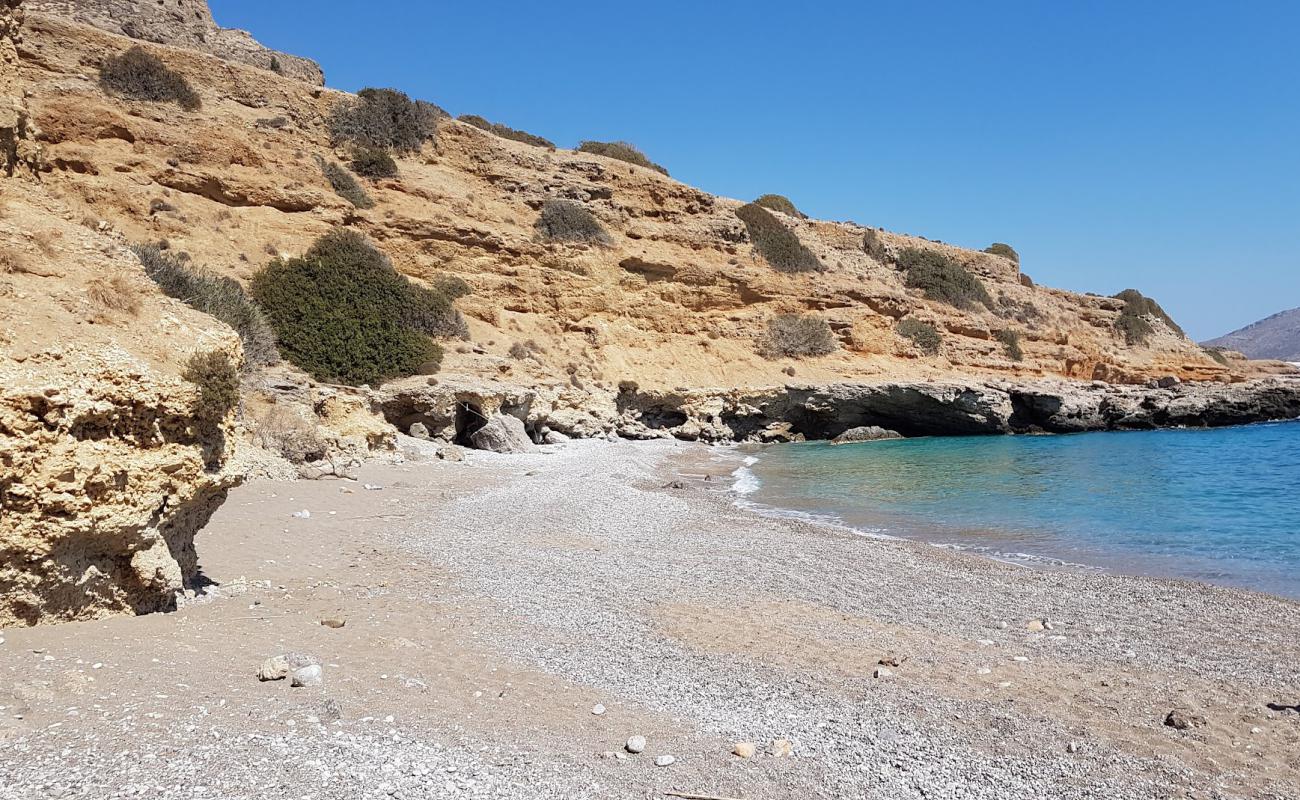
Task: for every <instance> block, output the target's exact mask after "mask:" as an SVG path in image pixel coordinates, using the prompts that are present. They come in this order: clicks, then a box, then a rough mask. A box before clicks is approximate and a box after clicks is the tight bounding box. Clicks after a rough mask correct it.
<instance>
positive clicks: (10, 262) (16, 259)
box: [0, 247, 27, 275]
mask: <svg viewBox="0 0 1300 800" xmlns="http://www.w3.org/2000/svg"><path fill="white" fill-rule="evenodd" d="M26 271H27V259H25V258H23V256H22V254H21V253H19V252H17V251H15V250H10V249H9V248H7V247H6V248H0V274H3V275H10V274H13V273H15V272H26Z"/></svg>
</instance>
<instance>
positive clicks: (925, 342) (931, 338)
mask: <svg viewBox="0 0 1300 800" xmlns="http://www.w3.org/2000/svg"><path fill="white" fill-rule="evenodd" d="M894 332H895V333H897V334H898V335H899V336H902V337H903V338H904V339H910V340H911V341H912V344H914V345H916V347H917V349H918V350H920V351H921V352H922V353H925V354H926V355H931V356H933V355H938V354H939V345H941V344H943V337H942V336H940V335H939V332H938V331H937V330H935V329H934V326H933V325H931V324H930V323H928V322H922V321H920V320H919V319H910V318H909V319H904V320H900V321H899V323H898V324H897V325H895V326H894Z"/></svg>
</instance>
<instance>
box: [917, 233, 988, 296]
mask: <svg viewBox="0 0 1300 800" xmlns="http://www.w3.org/2000/svg"><path fill="white" fill-rule="evenodd" d="M898 266H899V267H900V268H901V269H903V270H905V271H906V274H905V275H904V277H903V283H904V284H905V285H906V286H907V287H908V288H911V289H920V290H921V291H922V292H924V293H925V296H926V297H928V298H929V299H931V300H937V301H939V302H941V303H947V304H948V305H950V306H952V307H954V308H961V309H971V308H974V307H975V304H976V303H983V304H984V305H985V306H986V307H988V308H992V307H993V298H991V297H989V293H988V290H987V289H985V288H984V284H982V283H980V281H979V278H976V277H975V276H974V275H972V274H971V273H970V271H969V270H967V269H966V268H965V267H963V266H962V265H961V264H958V263H957V262H956V261H953V260H952V259H951V258H950V257H948V256H947V255H945V254H943V253H941V252H939V251H938V250H921V249H918V248H915V247H908V248H906V249H904V250H903V251H902V252H901V253H899V254H898Z"/></svg>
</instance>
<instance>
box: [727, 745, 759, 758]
mask: <svg viewBox="0 0 1300 800" xmlns="http://www.w3.org/2000/svg"><path fill="white" fill-rule="evenodd" d="M754 750H755V747H754V743H753V742H736V744H735V745H733V746H732V748H731V752H732V753H733V754H734V755H737V756H740V757H741V758H753V757H754Z"/></svg>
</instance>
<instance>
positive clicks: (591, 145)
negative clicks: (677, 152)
mask: <svg viewBox="0 0 1300 800" xmlns="http://www.w3.org/2000/svg"><path fill="white" fill-rule="evenodd" d="M578 152H580V153H595V154H596V155H598V156H605V157H606V158H616V159H618V160H619V161H626V162H627V163H629V164H636V165H637V166H638V167H646V168H648V169H652V170H654V171H655V172H661V173H663V174H664V175H667V174H668V170H666V169H664V168H663V167H661V166H659V165H658V164H656V163H654V162H653V161H651V160H650V159H649V158H647V157H646V154H645V153H642V152H641V151H640V150H639V149H637V146H636V145H634V144H629V143H628V142H591V141H587V142H582V143H580V144H579V145H578Z"/></svg>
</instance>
